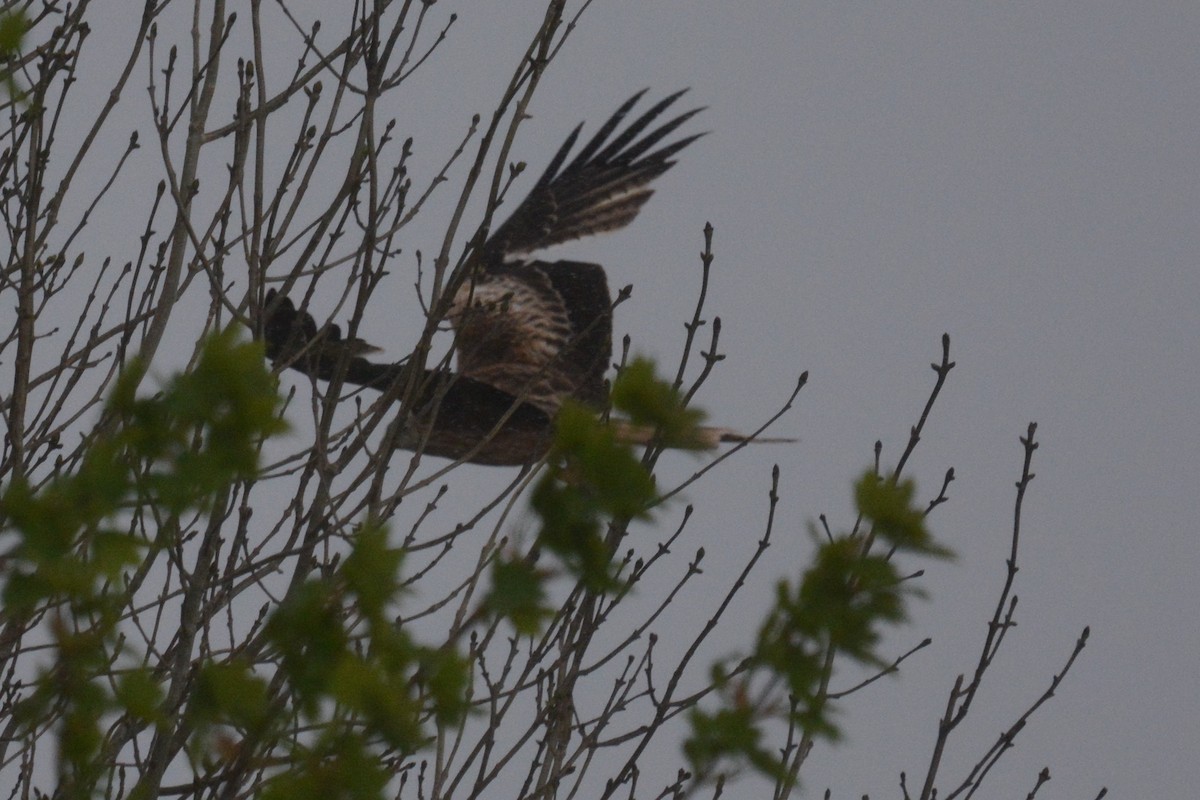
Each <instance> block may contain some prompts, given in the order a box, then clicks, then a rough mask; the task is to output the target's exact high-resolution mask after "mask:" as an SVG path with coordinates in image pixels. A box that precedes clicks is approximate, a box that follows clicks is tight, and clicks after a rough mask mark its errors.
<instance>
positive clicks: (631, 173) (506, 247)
mask: <svg viewBox="0 0 1200 800" xmlns="http://www.w3.org/2000/svg"><path fill="white" fill-rule="evenodd" d="M686 91H687V90H686V89H684V90H682V91H679V92H676V93H675V94H673V95H671V96H669V97H667V98H665V99H663V100H661V101H659V102H658V103H656V104H655V105H653V106H652V107H651V108H650V109H649V110H647V111H646V112H645V113H643V114H642V115H641V116H640V117H638V118H637V119H636V120H634V121H633V122H632V123H630V125H629V126H628V127H627V128H625V130H624V131H622V132H621V133H620V134H619V135H617V136H615V137H613V134H614V133H615V132H616V130H617V128H618V127H619V126H620V125H621V123H622V122H623V121H624V119H625V117H626V115H628V114H629V112H630V111H631V110H632V109H633V107H634V105H636V104H637V101H638V100H640V99H641V97H642V95H643V94H645V93H646V90H645V89H643V90H642V91H640V92H638V93H637V94H635V95H634V96H633V97H631V98H629V99H628V100H626V101H625V102H624V103H623V104H622V105H621V107H620V108H618V109H617V111H616V113H615V114H613V115H612V116H611V117H610V118H609V119H608V121H607V122H605V123H604V125H603V126H602V127H601V128H600V130H599V131H597V132H596V135H595V136H593V137H592V139H591V141H589V142H588V143H587V144H586V145H585V146H584V148H583V149H582V150H580V151H579V154H578V155H576V156H575V158H574V160H572V161H571V163H570V164H568V165H567V166H566V167H563V163H564V162H565V161H566V159H567V155H568V153H570V151H571V148H572V147H574V146H575V142H576V140H577V139H578V138H579V133H580V131H581V130H582V129H583V125H582V123H581V124H580V125H579V127H577V128H576V129H575V130H574V131H572V132H571V135H570V136H568V137H567V141H566V142H564V143H563V146H562V147H560V148H559V150H558V153H556V154H555V156H554V158H553V159H551V161H550V165H549V166H548V167H547V168H546V171H545V172H544V173H543V174H542V177H541V178H539V179H538V182H537V183H536V184H534V187H533V189H532V190H531V191H530V192H529V196H528V197H526V198H525V200H524V201H522V202H521V205H519V206H517V209H516V210H515V211H514V212H513V213H512V216H511V217H509V218H508V220H507V221H505V223H504V224H503V225H501V226H500V227H499V228H497V229H496V230H495V232H493V233H492V235H491V237H489V238H488V240H487V242H486V243H485V244H484V260H485V262H487V263H497V262H502V261H505V260H508V259H511V258H512V257H513V256H519V255H522V254H525V253H531V252H533V251H534V250H540V249H542V248H544V247H549V246H550V245H553V244H559V243H561V242H566V241H570V240H572V239H578V238H580V237H583V236H590V235H591V234H594V233H602V232H604V231H613V230H617V229H618V228H623V227H624V226H626V225H628V224H629V223H630V222H632V221H633V218H634V217H636V216H637V213H638V211H639V210H640V209H641V207H642V206H643V205H644V204H645V202H646V201H647V200H649V199H650V195H651V194H653V191H652V190H651V189H650V188H649V184H650V182H651V181H653V180H654V179H655V178H657V177H658V176H659V175H662V174H663V173H664V172H666V171H667V170H669V169H670V168H671V167H672V166H674V164H675V162H674V161H672V160H671V158H672V156H674V155H675V154H676V153H678V152H679V151H680V150H682V149H683V148H685V147H687V146H688V145H689V144H691V143H692V142H694V141H695V140H696V139H699V138H700V137H701V136H703V135H704V134H703V133H698V134H694V135H692V136H688V137H686V138H683V139H680V140H679V141H676V142H672V143H671V144H668V145H664V146H663V147H660V148H659V149H657V150H655V149H654V148H655V147H656V146H657V145H658V144H659V143H660V142H661V141H662V140H663V139H665V138H666V137H667V136H669V135H670V134H671V133H673V132H674V131H675V130H676V129H677V128H678V127H679V126H680V125H682V124H683V123H685V122H687V121H688V120H689V119H691V118H692V117H693V116H695V115H696V114H698V113H699V112H700V111H702V110H703V109H701V108H696V109H693V110H691V111H688V112H686V113H684V114H681V115H679V116H678V117H675V118H674V119H671V120H670V121H668V122H665V123H663V124H662V125H660V126H658V127H657V128H654V129H653V130H650V132H649V133H646V134H645V135H644V136H643V135H642V133H643V132H644V131H646V130H647V128H649V127H650V126H651V125H652V124H653V123H654V121H655V120H656V119H658V117H659V115H660V114H662V113H663V111H665V110H666V109H668V108H669V107H670V106H671V105H672V104H673V103H674V102H675V101H676V100H678V99H679V98H680V97H681V96H683V94H684V92H686ZM609 137H613V138H612V139H611V141H610V138H609ZM639 137H640V138H639Z"/></svg>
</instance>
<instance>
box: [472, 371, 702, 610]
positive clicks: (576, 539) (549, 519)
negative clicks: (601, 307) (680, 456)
mask: <svg viewBox="0 0 1200 800" xmlns="http://www.w3.org/2000/svg"><path fill="white" fill-rule="evenodd" d="M612 408H613V411H614V412H616V413H618V414H621V415H623V416H624V417H625V418H626V419H627V422H625V421H623V422H622V423H621V426H625V427H624V429H626V430H628V429H632V428H637V429H642V430H647V431H653V432H654V434H655V439H656V441H658V442H660V443H661V444H663V445H666V446H672V447H685V448H687V447H694V446H696V442H698V441H699V437H698V436H697V435H696V429H697V426H699V425H700V423H701V422H702V421H703V413H702V412H700V411H698V410H696V409H693V408H689V407H687V405H686V404H685V403H684V400H683V397H682V396H681V395H680V393H679V392H678V391H677V390H676V389H674V388H673V387H672V386H671V384H670V383H669V382H667V381H663V380H660V379H659V378H658V377H657V375H656V374H655V368H654V364H653V362H651V361H649V360H647V359H643V358H638V359H634V360H633V361H631V362H630V363H629V364H627V365H626V366H625V367H624V368H623V369H622V370H621V372H620V374H619V375H618V376H617V379H616V381H615V382H614V384H613V390H612ZM622 429H623V428H622V427H618V426H616V425H614V424H610V423H609V422H607V421H605V420H602V419H599V418H597V416H596V414H595V412H594V411H593V410H591V409H589V408H586V407H584V406H581V405H577V404H573V403H567V404H566V405H564V406H563V408H562V410H561V411H560V412H559V414H558V418H557V420H556V427H555V438H554V444H553V446H552V448H551V451H550V457H549V460H548V466H547V468H546V470H545V472H544V473H543V474H542V476H541V478H540V479H539V481H538V483H537V485H536V486H535V487H534V490H533V493H532V495H531V497H530V505H531V507H532V508H533V511H534V513H535V514H536V515H537V516H538V518H539V520H540V526H539V530H538V537H537V542H538V546H539V548H541V549H545V550H548V551H550V552H551V553H553V554H554V555H555V556H556V557H557V558H558V559H559V560H560V561H561V562H562V564H563V565H564V566H565V567H566V569H567V570H568V572H569V573H570V574H571V575H572V576H574V577H575V578H576V579H578V580H581V581H582V582H583V583H584V584H585V585H586V586H587V587H588V588H590V589H592V590H594V591H608V590H611V589H613V588H615V587H616V586H617V585H618V584H617V577H616V576H615V575H614V574H613V567H612V548H611V546H610V545H609V544H608V543H607V542H606V540H605V532H606V530H607V525H608V524H610V523H612V524H615V525H624V524H626V523H628V522H629V521H630V520H634V519H646V518H648V517H649V515H650V511H649V509H650V508H652V507H653V506H654V504H655V502H656V501H657V499H658V492H657V488H656V486H655V482H654V476H653V474H652V473H651V472H650V470H649V468H648V467H647V466H646V465H645V464H644V463H643V462H642V460H641V459H640V458H639V457H638V455H637V453H636V452H635V448H634V447H633V446H631V445H630V444H629V443H628V442H625V441H622V440H621V437H620V436H619V435H618V433H619V431H620V430H622ZM544 579H545V574H544V573H543V572H542V571H540V570H539V569H538V568H537V566H536V564H534V563H533V562H532V561H531V560H530V559H525V558H498V559H497V560H496V561H495V562H493V567H492V590H491V592H490V594H489V596H488V607H489V608H490V610H491V611H493V612H494V613H497V614H500V615H502V616H505V617H507V618H508V619H510V620H511V621H512V623H513V625H514V626H515V627H516V628H517V630H518V631H521V632H523V633H531V632H534V631H536V630H537V629H538V627H539V626H540V625H541V623H542V621H543V620H545V619H546V618H547V617H549V616H550V615H551V614H552V613H553V612H554V609H552V608H550V607H548V606H547V605H546V602H545V592H544V589H543V584H544Z"/></svg>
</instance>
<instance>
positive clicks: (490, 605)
mask: <svg viewBox="0 0 1200 800" xmlns="http://www.w3.org/2000/svg"><path fill="white" fill-rule="evenodd" d="M545 579H546V575H545V574H544V573H542V572H541V571H539V570H538V568H537V567H536V566H535V565H534V564H532V563H531V562H529V561H528V560H526V559H522V558H517V559H511V560H509V559H503V558H498V559H496V560H495V561H494V562H492V590H491V591H490V592H489V593H488V595H487V598H486V599H485V601H484V604H485V606H486V607H487V609H488V610H489V611H491V612H492V613H493V614H496V615H497V616H501V617H504V618H506V619H508V620H509V621H511V622H512V624H513V627H514V628H516V629H517V632H518V633H522V634H527V635H532V634H535V633H537V632H538V631H539V630H541V627H542V621H543V620H545V619H548V618H549V617H550V616H552V615H553V614H554V610H553V609H552V608H549V607H548V606H547V605H546V603H545V601H546V589H545V586H544V585H543V583H544V581H545Z"/></svg>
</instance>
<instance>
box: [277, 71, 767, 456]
mask: <svg viewBox="0 0 1200 800" xmlns="http://www.w3.org/2000/svg"><path fill="white" fill-rule="evenodd" d="M644 93H645V90H643V91H641V92H638V93H637V94H635V95H634V96H633V97H631V98H630V99H629V100H627V101H626V102H625V103H624V104H622V105H621V107H620V108H618V109H617V111H616V113H614V114H613V115H612V116H611V117H610V118H609V119H608V121H607V122H605V123H604V125H603V126H602V127H601V128H600V130H599V131H597V132H596V134H595V135H594V136H593V137H592V138H591V139H590V140H589V141H588V142H587V144H586V145H584V147H583V149H582V150H580V151H579V153H578V154H576V155H575V157H574V158H573V159H572V160H571V161H570V162H569V163H568V162H567V157H568V155H569V154H570V152H571V150H572V149H573V148H574V146H575V143H576V141H577V140H578V138H579V134H580V131H581V130H582V128H583V126H582V124H581V125H580V126H579V127H577V128H576V129H575V130H574V131H573V132H572V133H571V135H570V136H568V137H567V140H566V142H565V143H563V145H562V147H560V148H559V150H558V152H557V153H556V154H555V156H554V158H553V159H551V161H550V165H549V166H548V167H547V168H546V171H545V173H543V174H542V176H541V178H539V179H538V181H537V183H536V184H534V186H533V188H532V189H531V190H530V192H529V196H528V197H526V198H525V199H524V200H523V201H522V202H521V204H520V205H519V206H517V208H516V210H515V211H513V213H512V216H511V217H509V218H508V220H507V221H506V222H504V224H503V225H501V226H500V227H499V228H497V229H496V230H495V231H494V232H493V233H492V234H491V236H490V237H489V238H488V239H487V241H486V242H485V243H484V245H483V247H482V248H481V250H480V251H479V252H478V253H477V254H476V255H475V257H474V263H473V264H472V265H471V266H470V267H469V271H468V273H467V278H466V280H464V281H463V283H462V284H461V286H460V287H459V288H458V289H457V290H456V292H455V294H454V297H453V301H452V303H451V304H450V309H449V312H448V313H447V315H446V318H447V320H448V321H449V322H450V324H451V326H452V327H453V329H454V333H455V340H454V352H455V357H456V361H457V369H455V370H450V369H447V368H440V369H425V370H424V371H423V374H422V375H420V376H417V381H418V384H417V389H416V392H415V399H414V401H413V407H412V413H411V418H410V420H409V421H408V423H407V424H406V426H405V429H404V430H403V431H402V433H401V441H400V443H399V444H400V446H401V447H403V448H405V449H409V450H416V451H419V452H422V453H428V454H432V455H437V456H443V457H445V458H451V459H455V460H463V461H469V462H473V463H478V464H507V465H518V464H529V463H532V462H534V461H536V460H538V459H539V458H541V457H542V456H544V455H545V453H546V451H547V450H548V449H549V447H550V444H551V442H552V440H553V432H554V418H555V416H556V414H557V413H558V410H559V408H560V407H561V406H562V404H563V403H564V402H565V401H566V400H568V399H571V400H575V401H578V402H580V403H583V404H585V405H587V406H590V407H593V408H595V409H597V410H598V411H599V410H601V409H603V407H604V405H605V403H606V401H607V399H608V398H607V395H608V383H607V381H606V380H605V372H606V371H607V369H608V366H609V363H610V361H611V359H612V297H611V295H610V294H609V289H608V280H607V277H606V275H605V272H604V268H603V267H601V266H600V265H599V264H587V263H582V262H578V261H562V260H560V261H543V260H540V259H536V258H529V256H530V255H531V254H533V253H535V252H537V251H539V250H542V249H544V248H546V247H549V246H551V245H555V244H559V243H561V242H566V241H570V240H572V239H578V238H581V237H584V236H590V235H592V234H597V233H603V232H606V231H613V230H617V229H619V228H623V227H625V226H626V225H628V224H629V223H630V222H632V221H633V219H634V218H635V217H636V216H637V214H638V212H639V211H640V210H641V208H642V206H643V205H644V204H645V203H646V201H647V200H649V199H650V196H651V194H653V189H651V188H650V184H651V183H652V182H653V181H654V179H655V178H657V177H658V176H660V175H662V174H663V173H664V172H666V171H667V170H669V169H670V168H671V167H672V166H674V164H675V162H674V161H673V160H672V159H673V158H674V156H675V155H676V154H677V153H679V151H681V150H683V148H685V147H687V146H688V145H689V144H691V143H692V142H694V141H695V140H696V139H698V138H700V136H702V135H703V134H692V135H689V136H686V137H684V138H681V139H677V140H675V141H672V142H670V143H668V144H663V140H664V139H666V138H667V137H669V136H671V134H673V133H674V132H675V131H676V129H678V128H679V127H680V126H682V125H683V124H684V123H685V122H687V121H688V120H689V119H691V118H692V117H693V116H694V115H695V114H697V113H699V111H701V109H698V108H697V109H694V110H691V111H687V112H685V113H683V114H680V115H679V116H676V117H673V118H671V119H669V120H668V121H666V122H661V120H660V115H662V114H663V112H664V111H666V110H667V109H668V108H670V106H671V105H672V104H674V103H675V101H676V100H678V99H679V97H680V96H681V95H682V94H683V92H682V91H681V92H677V93H675V94H672V95H670V96H669V97H667V98H665V99H663V100H661V101H659V102H658V103H656V104H654V105H653V106H651V107H650V108H649V109H648V110H646V111H644V112H642V113H641V115H640V116H638V117H637V118H636V119H634V120H633V121H632V122H630V123H629V124H628V125H627V126H626V127H625V128H624V130H622V131H620V132H619V133H618V128H620V127H621V124H622V123H623V122H624V121H625V119H626V117H627V116H629V114H630V112H631V111H632V110H633V107H634V106H635V105H636V104H637V102H638V100H639V99H641V97H642V95H643V94H644ZM266 308H267V311H266V321H265V324H264V338H265V340H266V348H267V355H268V356H269V357H270V358H271V359H272V360H273V361H274V362H275V363H276V364H280V365H286V366H289V367H292V368H293V369H297V370H299V371H301V372H303V373H305V374H307V375H310V376H311V377H314V378H319V379H323V380H331V379H334V378H335V377H336V376H339V375H340V376H341V379H342V380H343V381H345V382H347V383H350V384H354V385H358V386H365V387H369V388H373V389H377V390H380V391H384V392H388V391H392V392H393V396H396V397H398V396H399V394H397V393H396V389H395V388H394V387H404V386H405V385H406V382H407V381H408V380H409V379H410V378H412V377H414V376H412V375H411V370H410V369H409V364H408V362H407V361H402V362H399V363H392V364H381V363H376V362H372V361H369V360H368V359H366V358H365V357H364V356H363V355H362V354H363V353H364V352H369V351H370V350H374V349H375V348H372V347H370V346H369V345H366V344H365V343H363V342H361V341H360V340H357V339H345V338H343V337H342V335H341V331H340V329H339V328H338V326H336V325H329V326H326V327H324V328H322V329H318V326H317V325H316V322H315V320H314V319H313V318H312V316H311V315H309V314H308V313H307V312H304V311H302V310H297V309H296V307H295V305H294V304H293V303H292V302H291V300H290V299H289V298H287V297H285V296H282V295H277V294H276V293H275V292H274V291H272V292H269V293H268V295H267V306H266ZM618 430H619V431H621V432H622V433H623V438H625V439H627V440H629V441H632V442H648V441H649V440H650V439H651V437H652V436H653V431H639V430H637V429H636V428H635V427H634V426H629V425H626V426H623V427H620V428H618ZM699 436H700V437H701V438H700V440H699V441H698V442H697V443H696V444H697V445H698V446H701V447H715V446H716V445H717V443H719V442H722V441H744V440H745V437H742V436H739V435H737V434H734V433H732V432H730V431H727V430H725V429H720V428H706V429H702V430H701V432H700V434H699Z"/></svg>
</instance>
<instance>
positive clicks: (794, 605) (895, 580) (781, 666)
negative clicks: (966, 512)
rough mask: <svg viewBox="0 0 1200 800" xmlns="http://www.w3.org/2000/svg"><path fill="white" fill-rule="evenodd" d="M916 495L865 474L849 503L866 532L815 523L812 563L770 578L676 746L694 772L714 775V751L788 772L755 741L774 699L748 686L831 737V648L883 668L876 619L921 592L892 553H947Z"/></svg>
mask: <svg viewBox="0 0 1200 800" xmlns="http://www.w3.org/2000/svg"><path fill="white" fill-rule="evenodd" d="M915 494H916V488H915V486H914V484H913V483H912V481H901V482H899V483H896V482H892V481H890V480H882V479H880V478H879V477H878V476H877V475H875V474H874V473H873V472H868V473H866V474H865V475H863V476H862V478H860V479H859V481H858V482H857V484H856V485H855V501H856V505H857V508H858V512H859V514H860V515H861V516H862V518H863V520H865V522H866V523H867V526H866V527H867V530H868V533H867V534H866V535H865V536H862V535H857V536H853V535H843V536H838V537H833V538H827V537H823V536H820V535H819V534H817V533H816V532H815V531H814V533H813V536H814V539H815V540H816V542H817V552H816V557H815V559H814V561H813V563H812V564H811V566H809V567H808V569H806V570H805V571H804V573H803V575H802V576H801V578H800V580H799V582H798V583H795V584H793V583H792V582H790V581H788V580H783V581H780V582H779V584H778V585H777V587H776V594H775V603H774V606H773V607H772V609H771V611H770V613H769V614H768V616H767V618H766V620H765V621H764V622H763V624H762V626H761V627H760V629H759V631H758V635H757V637H756V640H755V646H754V649H753V651H752V652H751V653H750V655H749V656H748V658H746V659H744V660H743V661H742V662H741V666H742V669H740V670H739V671H738V673H737V675H736V677H731V671H730V670H729V669H728V668H727V667H725V666H724V665H718V666H717V667H715V668H714V671H713V680H714V683H715V685H716V686H717V687H718V688H719V689H720V690H721V696H722V699H723V702H722V704H721V707H720V708H718V709H716V710H715V711H709V710H704V709H699V708H698V709H695V710H694V711H693V712H692V735H691V737H690V738H689V739H688V741H687V742H686V744H685V752H686V754H687V756H688V758H689V760H690V762H691V764H692V768H693V771H694V773H695V774H698V775H710V774H713V772H714V771H715V769H716V767H717V764H718V762H719V761H721V760H722V759H735V760H737V759H745V760H747V761H748V762H749V763H750V764H752V765H753V766H754V767H756V768H757V769H758V770H759V771H761V772H763V773H765V774H767V775H768V776H770V777H772V778H774V779H777V780H786V779H787V777H786V776H787V770H786V759H785V757H784V755H782V754H780V752H779V751H778V750H771V749H769V748H767V747H765V746H764V745H763V741H764V740H765V739H766V738H767V732H766V724H767V723H768V722H769V720H770V719H772V718H776V717H777V716H778V715H776V714H774V713H773V709H772V706H771V705H770V702H772V701H773V700H774V698H770V699H769V700H768V702H767V703H765V704H764V703H763V702H761V699H762V698H761V697H760V702H752V701H750V700H749V697H750V696H751V693H752V692H751V689H752V687H755V686H764V685H766V686H775V685H780V684H781V685H782V686H783V687H784V688H785V691H786V694H787V696H788V702H787V703H786V705H787V708H788V710H787V712H786V713H785V714H784V715H783V716H785V717H786V721H787V722H788V723H789V724H794V725H796V726H797V727H798V728H799V729H800V730H801V731H803V732H804V733H805V734H807V735H808V736H810V737H823V738H827V739H836V738H837V737H838V735H839V731H838V728H837V725H836V724H835V722H834V720H833V709H832V708H831V706H830V704H829V703H828V702H827V700H826V697H825V687H826V682H827V679H828V670H829V669H830V664H831V663H832V661H831V659H832V657H833V655H834V654H835V653H836V654H841V655H843V656H847V657H849V658H850V659H852V660H853V661H855V662H858V663H860V664H864V665H868V666H872V667H876V668H883V667H885V666H886V665H885V662H884V661H883V659H882V658H881V657H880V656H879V654H878V652H877V646H878V644H879V639H880V635H881V631H882V629H883V627H884V626H885V625H896V624H900V623H903V622H904V621H906V620H907V619H908V602H907V601H908V600H909V598H912V597H920V596H921V591H920V590H919V589H918V588H916V587H913V586H912V585H911V584H910V583H909V582H906V581H905V580H904V579H903V576H902V575H901V574H900V572H899V568H898V567H897V565H896V563H895V561H894V560H893V556H894V554H895V553H897V552H906V553H912V554H916V555H920V556H925V557H936V558H947V557H950V556H951V553H950V551H948V550H947V549H945V548H944V547H942V546H941V545H939V544H938V543H937V542H935V541H934V539H933V537H932V536H931V535H930V533H929V531H928V529H927V528H926V527H925V522H924V520H925V515H924V513H923V512H922V511H921V510H920V509H919V508H918V507H917V506H916V505H915V504H914V497H915ZM873 545H880V546H878V547H875V546H873Z"/></svg>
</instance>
